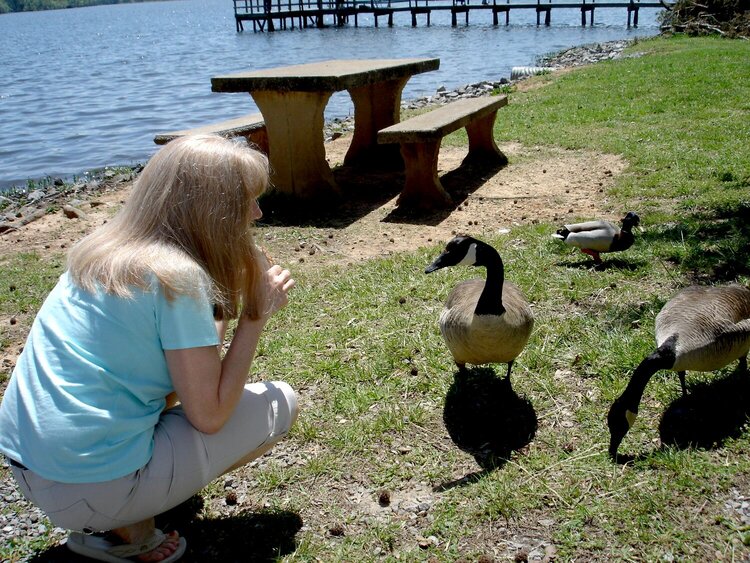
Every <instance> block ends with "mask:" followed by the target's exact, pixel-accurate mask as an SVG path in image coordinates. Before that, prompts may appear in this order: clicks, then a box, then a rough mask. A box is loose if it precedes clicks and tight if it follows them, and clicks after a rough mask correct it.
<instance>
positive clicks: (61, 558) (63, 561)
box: [30, 495, 303, 563]
mask: <svg viewBox="0 0 750 563" xmlns="http://www.w3.org/2000/svg"><path fill="white" fill-rule="evenodd" d="M202 507H203V499H202V498H201V497H200V496H199V495H195V496H194V497H192V498H191V499H189V500H188V501H186V502H184V503H183V504H181V505H179V506H177V507H175V508H173V509H172V510H169V511H167V512H165V513H164V514H160V515H159V516H157V517H156V525H157V527H158V528H160V529H162V530H164V531H165V532H166V531H170V530H178V531H179V532H180V535H182V536H183V537H185V538H186V540H187V550H186V551H185V554H184V555H183V557H182V558H181V559H180V561H182V562H184V563H197V562H204V561H225V562H237V563H244V562H246V561H278V559H279V557H282V556H284V555H288V554H290V553H293V552H294V551H295V550H296V549H297V542H296V539H295V536H296V534H297V532H298V531H299V530H300V529H301V528H302V524H303V522H302V518H301V517H300V516H299V514H297V513H296V512H291V511H285V510H273V511H271V510H259V511H254V510H238V511H237V512H235V513H234V514H232V515H229V516H220V517H216V518H205V517H202V516H201V515H200V513H201V511H202ZM30 561H31V562H34V563H41V562H44V563H53V562H54V563H85V562H88V561H91V559H88V558H86V557H81V556H79V555H76V554H74V553H72V552H71V551H69V550H68V549H67V548H66V547H65V545H58V546H55V547H53V548H51V549H48V550H46V551H44V552H42V553H40V554H38V555H37V556H35V557H34V558H33V559H31V560H30Z"/></svg>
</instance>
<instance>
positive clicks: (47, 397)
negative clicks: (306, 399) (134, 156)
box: [0, 135, 297, 562]
mask: <svg viewBox="0 0 750 563" xmlns="http://www.w3.org/2000/svg"><path fill="white" fill-rule="evenodd" d="M267 184H268V163H267V160H266V158H265V156H264V155H262V154H261V153H258V152H256V151H254V150H252V149H250V148H249V147H247V146H243V145H240V144H238V143H236V142H234V141H230V140H226V139H223V138H221V137H218V136H213V135H194V136H187V137H183V138H181V139H178V140H175V141H172V142H171V143H169V144H168V145H166V146H165V147H164V148H162V149H161V150H160V151H159V152H158V153H156V154H155V155H154V156H153V157H152V158H151V160H150V161H149V162H148V164H147V165H146V166H145V168H144V169H143V171H142V173H141V174H140V176H139V178H138V179H137V180H136V182H135V183H134V186H133V189H132V193H131V195H130V197H129V199H128V201H127V203H126V204H125V205H124V207H123V208H122V209H121V210H120V212H119V213H118V214H117V215H116V216H115V217H114V218H113V219H112V220H110V221H108V222H107V223H105V224H104V225H102V226H101V227H99V228H98V229H97V230H96V231H94V232H93V233H92V234H90V235H89V236H87V237H86V238H84V239H83V240H81V241H80V242H79V243H78V244H77V245H76V246H74V247H73V248H72V249H71V251H70V254H69V257H68V267H67V270H66V272H65V273H64V274H63V275H62V276H61V277H60V279H59V281H58V283H57V285H56V286H55V288H54V289H53V290H52V292H51V293H50V294H49V296H48V297H47V299H46V301H45V302H44V304H43V306H42V307H41V309H40V310H39V313H38V315H37V317H36V319H35V320H34V323H33V326H32V328H31V331H30V333H29V336H28V340H27V342H26V345H25V347H24V349H23V352H22V353H21V355H20V357H19V359H18V362H17V365H16V367H15V369H14V371H13V375H12V377H11V380H10V382H9V384H8V388H7V390H6V392H5V395H4V397H3V401H2V404H1V405H0V452H2V453H3V454H5V456H6V457H7V459H8V461H9V463H10V465H11V469H12V472H13V475H14V477H15V479H16V481H17V482H18V486H19V487H20V489H21V491H22V492H23V494H24V495H25V496H26V497H27V498H28V499H29V500H30V501H31V502H32V503H34V504H36V505H37V506H38V507H39V508H40V509H41V510H43V511H44V512H45V513H46V514H47V515H48V517H49V519H50V520H51V521H52V523H54V524H55V525H56V526H59V527H62V528H65V529H68V530H71V531H72V532H71V533H70V535H69V537H68V540H67V545H68V547H69V548H70V549H71V550H73V551H75V552H76V553H79V554H82V555H85V556H87V557H90V558H93V559H97V560H102V561H132V560H133V559H132V558H135V559H136V560H140V561H163V562H169V561H175V560H177V559H179V558H180V557H181V556H182V554H183V553H184V551H185V548H186V542H185V539H184V538H181V537H180V536H179V535H178V534H177V532H172V533H170V534H163V533H162V532H161V531H160V530H157V529H156V528H155V524H154V516H156V515H158V514H160V513H162V512H164V511H166V510H168V509H170V508H172V507H174V506H176V505H177V504H179V503H181V502H183V501H185V500H187V499H188V498H190V497H191V496H193V495H194V494H195V493H197V492H198V491H200V490H201V489H202V488H203V487H204V486H205V485H207V484H208V483H209V482H211V481H212V480H214V479H216V478H217V477H219V476H220V475H222V474H224V473H226V472H228V471H231V470H233V469H235V468H237V467H240V466H242V465H244V464H246V463H248V462H249V461H251V460H253V459H255V458H256V457H258V456H260V455H261V454H263V453H264V452H266V451H267V450H269V449H270V448H271V447H272V446H273V445H274V443H276V442H277V441H278V440H279V439H281V438H282V437H283V436H285V435H286V434H287V433H288V432H289V429H290V427H291V426H292V424H293V423H294V421H295V420H296V417H297V400H296V396H295V394H294V392H293V391H292V389H291V387H289V385H287V384H286V383H283V382H265V383H252V384H248V383H247V379H248V372H249V371H250V367H251V364H252V361H253V357H254V356H255V351H256V347H257V345H258V340H259V338H260V335H261V332H262V330H263V328H264V325H265V324H266V321H267V320H268V319H269V317H270V316H271V315H273V314H274V313H275V312H276V311H278V310H279V309H280V308H282V307H284V306H285V305H286V303H287V294H288V292H289V290H290V289H291V288H292V287H293V286H294V280H293V279H292V278H291V275H290V273H289V271H288V270H284V269H282V268H281V267H280V266H278V265H270V264H269V263H268V261H267V260H266V258H265V257H264V255H263V254H262V253H261V252H259V250H258V248H257V247H256V246H255V243H254V240H253V236H252V227H253V222H254V221H255V220H257V219H258V218H260V217H261V211H260V208H259V207H258V202H257V198H258V196H260V195H261V193H262V192H263V191H264V190H265V188H266V186H267ZM230 319H237V326H236V329H235V331H234V334H233V336H232V338H231V341H230V342H229V343H228V347H227V349H226V351H225V353H222V348H223V343H224V339H225V335H226V332H227V323H228V321H229V320H230ZM177 402H179V404H178V405H177V406H175V404H176V403H177ZM105 532H106V533H105ZM129 558H130V559H129Z"/></svg>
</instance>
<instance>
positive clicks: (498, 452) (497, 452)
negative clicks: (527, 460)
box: [442, 367, 537, 487]
mask: <svg viewBox="0 0 750 563" xmlns="http://www.w3.org/2000/svg"><path fill="white" fill-rule="evenodd" d="M443 422H444V424H445V427H446V429H447V431H448V435H449V436H450V438H451V440H453V443H454V444H456V446H457V447H458V448H459V449H460V450H462V451H465V452H466V453H468V454H470V455H472V456H473V457H474V459H475V460H476V462H477V463H478V464H479V466H480V467H481V468H482V469H483V470H484V471H492V470H494V469H499V468H501V467H502V466H503V465H504V464H505V463H506V462H507V461H508V459H510V456H511V454H512V453H513V452H514V451H517V450H520V449H522V448H524V447H525V446H527V445H528V444H529V443H530V442H531V440H532V439H533V438H534V436H535V435H536V430H537V416H536V412H535V411H534V407H533V405H532V404H531V402H530V401H529V400H528V399H526V398H524V397H520V396H519V395H517V394H516V392H515V391H514V390H513V389H512V387H511V385H510V383H509V381H508V379H507V378H506V377H505V376H504V375H503V376H502V377H499V376H498V375H497V374H496V373H495V372H494V370H493V369H491V368H488V367H481V368H473V369H467V370H466V371H465V372H463V373H462V372H460V371H459V372H456V373H455V375H454V378H453V383H452V384H451V386H450V387H449V389H448V392H447V394H446V397H445V406H444V408H443ZM478 476H480V477H481V473H480V474H478ZM465 480H466V477H464V478H463V479H461V480H459V481H465ZM442 486H443V487H445V486H448V485H442Z"/></svg>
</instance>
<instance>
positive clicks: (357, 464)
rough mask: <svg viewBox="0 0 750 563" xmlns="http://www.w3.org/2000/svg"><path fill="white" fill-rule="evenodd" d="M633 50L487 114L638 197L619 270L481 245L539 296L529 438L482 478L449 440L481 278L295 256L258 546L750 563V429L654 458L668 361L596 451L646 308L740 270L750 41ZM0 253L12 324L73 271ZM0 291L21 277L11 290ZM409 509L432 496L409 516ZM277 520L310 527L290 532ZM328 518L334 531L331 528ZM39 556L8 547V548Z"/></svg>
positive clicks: (524, 235) (640, 348)
mask: <svg viewBox="0 0 750 563" xmlns="http://www.w3.org/2000/svg"><path fill="white" fill-rule="evenodd" d="M629 52H630V53H631V54H636V53H643V56H637V57H636V56H634V57H632V58H626V59H623V60H619V61H613V62H607V63H601V64H597V65H594V66H591V67H588V68H584V69H579V70H576V71H574V72H570V73H567V74H562V75H559V76H558V75H545V76H540V77H535V78H533V79H530V80H535V81H539V82H540V83H541V84H542V86H541V87H539V88H535V89H531V90H528V91H526V92H519V91H513V92H510V94H509V95H510V97H511V100H510V104H509V106H508V107H507V108H504V109H502V110H501V111H500V112H499V114H498V115H499V117H498V123H497V126H496V130H495V135H496V138H497V139H498V141H499V142H502V141H519V142H522V143H524V144H527V145H548V146H560V147H563V148H567V149H571V150H590V151H605V152H611V153H616V154H619V155H622V157H623V158H624V159H625V160H626V161H627V162H628V163H629V166H628V168H627V170H626V171H625V173H624V174H623V175H621V176H619V177H618V178H617V180H616V185H615V186H614V188H613V190H612V192H611V193H610V194H607V195H608V197H610V198H615V201H617V202H618V206H620V207H621V208H622V209H631V208H632V209H636V210H638V212H639V214H640V215H641V218H642V220H643V225H644V226H645V228H646V232H645V233H644V234H642V235H639V239H638V241H637V243H636V245H635V246H634V247H633V248H632V249H630V250H629V251H628V252H627V254H626V255H622V258H619V257H618V259H619V261H618V262H617V264H619V265H620V266H619V267H617V266H614V267H609V268H605V269H603V270H602V271H595V272H594V271H591V270H589V269H585V268H575V267H570V249H568V248H566V247H563V246H562V245H555V244H551V243H550V240H549V233H550V232H551V231H552V228H553V227H554V226H553V225H543V224H542V225H533V226H528V227H518V228H515V229H514V230H513V232H512V234H511V237H512V239H513V241H515V242H514V243H513V244H510V239H509V237H507V236H506V237H503V236H501V235H497V236H495V237H490V238H488V239H486V240H487V242H490V243H492V244H494V245H495V246H496V247H497V248H498V249H499V250H500V252H501V255H502V256H503V259H504V261H505V265H506V274H507V277H508V279H509V280H511V281H513V282H515V283H516V284H518V285H519V286H520V287H521V288H522V289H523V291H524V292H525V293H526V295H527V296H528V298H529V299H530V301H531V302H532V303H533V307H534V313H535V318H536V325H535V329H534V333H533V334H532V337H531V340H530V342H529V344H528V346H527V348H526V350H525V351H524V352H523V354H522V355H521V356H520V357H519V359H518V361H517V362H516V365H515V366H514V370H513V385H514V389H515V390H516V392H517V393H518V394H519V395H520V396H522V397H525V398H526V399H527V400H528V401H530V403H531V404H532V405H533V409H534V413H535V415H536V417H537V420H538V428H537V431H536V435H535V436H534V439H533V440H532V441H531V442H530V444H529V445H528V446H527V447H525V448H524V449H522V450H521V451H518V452H515V453H514V454H513V455H512V456H511V458H510V460H509V461H508V462H507V463H505V464H504V465H502V466H501V467H499V468H497V469H496V470H494V471H486V472H483V471H481V470H480V468H479V466H478V465H477V464H476V463H475V462H474V460H473V459H472V458H471V457H470V456H468V455H467V454H465V453H463V452H461V451H460V450H459V449H458V448H456V447H455V445H454V444H453V443H452V442H451V440H450V439H449V438H448V436H447V434H446V429H445V426H444V424H443V420H442V414H443V407H444V403H445V398H446V394H447V393H448V391H449V390H450V389H451V388H452V386H453V385H454V381H453V377H454V371H455V368H454V366H453V364H452V361H451V359H450V357H449V354H448V353H447V351H446V348H445V345H444V343H443V341H442V338H441V336H440V333H439V330H438V327H437V317H438V315H439V312H440V309H441V307H442V302H443V300H444V299H445V297H446V295H447V293H448V292H449V290H450V288H451V287H452V286H453V285H454V284H456V283H457V282H458V281H460V280H462V279H466V278H467V277H469V276H473V275H476V274H477V272H475V271H471V270H467V269H462V268H455V269H449V270H443V271H440V272H436V273H435V274H431V275H429V276H426V275H424V274H423V273H422V272H423V270H424V267H425V266H426V265H427V264H428V263H429V262H430V261H431V260H432V259H433V258H434V257H435V255H436V254H437V253H438V252H439V251H440V248H438V247H437V246H435V247H433V248H429V249H421V250H418V251H415V252H413V253H410V254H406V255H396V256H394V257H391V258H387V259H376V260H370V261H365V262H359V263H356V264H353V265H351V266H348V267H330V268H323V269H318V270H313V269H305V270H304V271H301V272H300V273H299V275H296V278H297V282H298V287H297V288H296V289H295V291H294V295H293V298H292V300H291V303H290V305H289V306H288V307H287V308H286V309H284V310H283V311H282V312H281V313H280V314H279V315H278V316H277V317H275V318H274V319H273V320H272V323H271V325H270V326H269V330H268V333H267V334H266V336H265V337H264V339H263V341H262V343H261V346H260V350H259V357H258V359H257V361H256V364H255V368H254V371H255V373H257V374H261V375H262V377H264V378H267V379H274V378H276V379H283V380H286V381H288V382H290V383H291V384H292V386H293V387H295V388H296V389H298V390H299V393H300V397H301V399H302V413H301V416H300V420H299V423H298V425H297V426H296V427H295V429H294V430H293V432H292V434H291V436H290V437H289V438H288V439H287V440H286V441H285V442H284V445H283V446H282V447H283V448H286V449H285V450H284V451H285V456H288V457H289V458H290V459H291V461H290V460H289V459H287V460H286V461H282V460H277V459H275V458H274V459H271V460H269V461H266V462H263V463H259V464H257V466H254V467H252V468H249V469H248V470H247V471H245V472H242V473H239V474H238V475H237V476H235V477H234V481H235V485H236V486H240V487H241V486H245V487H247V489H246V491H245V493H244V494H246V495H247V497H248V500H247V501H246V503H245V504H244V505H243V507H244V508H242V509H240V510H239V511H238V512H237V514H236V517H235V521H236V522H240V521H242V522H244V521H245V520H242V519H243V518H248V514H250V515H255V516H254V517H255V518H256V520H254V522H255V526H261V524H262V523H265V522H267V520H266V519H271V520H273V518H277V519H278V521H279V522H281V524H280V526H281V525H283V526H286V527H287V528H289V529H290V530H291V531H290V532H289V533H290V534H292V535H293V536H294V540H295V541H294V542H293V543H292V544H291V545H289V544H284V542H279V543H280V544H283V546H284V547H283V549H282V548H279V547H278V545H277V547H276V548H275V549H276V550H275V551H274V549H272V548H269V550H268V552H263V554H264V555H265V556H268V557H270V558H271V559H279V560H285V561H313V560H315V559H319V560H322V561H356V560H361V561H396V560H397V559H396V556H398V560H401V561H404V560H407V561H428V560H429V561H455V560H457V559H459V558H464V559H465V560H467V561H476V560H477V559H479V558H480V557H482V556H485V557H495V558H497V559H502V558H508V557H512V555H513V554H514V552H515V550H516V549H517V548H518V544H515V543H512V542H515V541H520V543H521V544H523V545H524V546H528V548H535V549H540V550H541V553H543V552H544V546H546V545H548V544H554V546H555V548H556V551H557V555H558V559H559V560H564V561H571V560H578V561H595V560H596V561H620V560H627V561H657V560H678V561H708V560H715V559H717V557H719V555H717V554H720V555H721V557H723V558H724V559H725V560H744V559H747V558H748V557H750V549H749V548H748V546H747V545H746V544H747V543H748V540H749V538H748V534H747V528H746V527H743V525H742V522H741V521H740V519H739V517H738V515H737V514H736V513H734V512H732V511H731V510H728V509H727V508H726V504H727V502H729V501H730V500H731V499H732V498H733V497H732V495H733V494H734V493H733V491H735V490H737V491H740V493H742V494H745V495H747V494H748V490H750V487H749V486H748V485H749V484H750V433H748V432H745V431H744V429H743V428H742V427H741V426H742V424H741V422H740V423H739V424H736V425H735V426H734V427H732V428H727V429H725V432H724V433H723V434H721V436H720V437H721V439H720V440H718V442H719V443H718V444H717V445H716V446H714V447H709V448H687V449H685V448H677V447H665V448H661V447H659V436H660V430H659V422H660V419H661V418H662V417H663V416H664V413H665V412H667V411H669V410H670V408H671V407H672V406H673V403H674V401H675V400H676V399H677V398H678V397H679V396H680V389H679V383H678V381H677V378H676V377H675V375H674V374H671V373H660V374H657V376H655V377H654V379H653V380H652V382H651V383H650V384H649V387H648V388H647V390H646V393H645V395H644V400H643V403H642V409H641V413H640V415H639V418H638V422H637V423H636V425H635V426H634V428H633V430H632V431H631V432H630V433H629V434H628V436H627V437H626V439H625V441H624V443H623V445H622V447H621V451H625V452H627V453H632V454H636V455H637V459H636V461H635V462H634V463H633V464H631V465H628V466H620V465H615V464H613V463H612V462H611V461H610V460H609V459H608V457H607V455H606V448H607V441H608V432H607V428H606V424H605V420H604V419H605V415H606V412H607V409H608V407H609V405H610V404H611V402H612V400H613V399H614V398H615V397H616V396H617V395H618V394H619V393H620V392H621V391H622V389H623V388H624V386H625V385H626V383H627V380H628V378H629V376H630V374H631V373H632V370H633V368H634V366H635V365H637V364H638V362H639V361H640V360H641V359H642V358H643V357H644V356H645V355H646V354H648V353H649V352H650V351H651V350H652V349H653V346H654V344H653V326H654V320H655V317H656V314H657V313H658V311H659V309H660V308H661V306H662V305H663V304H664V303H665V302H666V301H667V299H669V297H670V296H671V295H672V294H673V293H674V292H675V291H676V290H677V289H678V288H680V287H682V286H684V285H687V284H689V283H692V282H694V281H695V280H699V281H703V282H726V281H730V280H734V281H739V282H743V283H747V282H748V276H749V275H750V260H749V254H748V248H750V231H749V229H750V216H749V215H750V185H749V184H750V119H749V118H750V115H748V113H749V110H750V101H749V100H750V73H748V72H747V61H748V60H750V45H749V44H748V43H747V42H743V41H727V40H718V39H712V38H698V39H695V38H694V39H686V38H669V39H664V38H661V39H657V40H649V41H641V42H639V43H637V44H636V45H635V46H633V47H632V48H631V49H630V50H629ZM463 139H465V137H464V138H463ZM463 139H462V137H461V135H460V134H456V135H452V136H451V137H450V139H448V140H447V141H446V142H449V143H451V142H452V143H460V142H465V140H463ZM272 229H273V228H272V227H271V228H269V230H272ZM301 230H302V229H301ZM518 241H520V243H519V242H518ZM2 265H3V268H2V270H1V271H2V274H1V275H0V276H2V277H0V316H2V317H6V316H10V315H13V314H17V313H18V312H19V311H23V312H24V314H26V315H31V314H32V313H33V310H35V308H36V307H38V305H39V301H40V299H41V298H42V296H43V295H44V294H45V293H46V292H47V291H48V290H49V288H50V286H51V283H53V281H54V279H53V278H54V276H56V275H57V274H58V273H59V271H60V268H61V267H62V266H61V264H59V263H58V264H42V263H40V262H39V261H38V259H36V260H35V259H34V256H33V255H18V256H11V257H8V258H5V259H4V260H3V263H2ZM6 271H7V272H8V273H7V274H6ZM11 282H12V284H14V285H15V286H16V289H15V290H13V291H8V290H7V288H8V287H9V285H11ZM21 296H23V297H21ZM496 369H497V370H501V369H504V368H503V367H497V368H496ZM734 371H735V365H731V366H729V367H727V368H725V369H724V370H720V371H719V372H715V373H711V374H697V373H689V374H688V382H689V385H690V386H691V387H692V389H693V390H694V391H695V396H697V397H700V396H701V393H702V392H705V395H706V396H708V395H709V394H711V393H713V394H714V395H716V394H717V393H716V389H717V388H718V386H719V385H722V386H724V387H722V389H725V390H726V389H728V390H729V391H728V392H727V391H724V394H722V393H718V394H719V404H718V406H717V405H714V404H711V405H703V406H701V403H700V401H696V403H694V404H693V408H694V409H697V410H696V411H695V412H697V413H698V414H701V415H704V416H707V417H709V418H708V420H710V417H711V416H712V415H717V413H721V412H722V410H727V409H728V408H729V407H731V406H732V404H733V403H732V399H733V395H734V394H738V391H737V390H738V389H739V390H740V391H741V390H743V389H744V384H743V378H742V377H740V378H739V381H738V379H737V378H735V377H734V376H735V375H741V374H735V373H734ZM732 390H734V393H733V391H732ZM739 395H741V393H739ZM722 401H723V402H722ZM738 408H740V410H741V408H742V407H741V406H740V407H738ZM744 408H746V409H750V407H744ZM701 409H702V410H701ZM747 412H748V411H747V410H745V411H741V412H740V415H741V416H743V417H744V416H746V413H747ZM222 487H223V481H222V480H219V481H218V483H215V484H212V485H211V487H209V488H207V489H206V491H205V493H204V502H205V503H206V507H205V508H204V511H203V520H202V521H199V522H198V523H194V524H192V525H193V526H195V528H194V530H193V531H194V533H193V535H192V536H191V535H190V529H187V530H185V529H183V530H182V531H183V532H184V533H185V534H186V535H187V536H188V537H189V538H190V540H191V542H192V543H191V545H194V546H200V545H202V544H201V542H203V543H204V544H210V543H211V538H210V537H206V533H205V532H206V530H210V529H212V528H210V527H209V526H210V523H211V521H212V518H213V519H216V518H217V516H216V514H217V513H216V512H215V509H216V506H217V505H216V503H221V502H222V497H223V488H222ZM243 490H244V489H243ZM383 490H387V491H389V492H390V494H391V497H392V499H393V501H392V505H391V507H390V508H387V509H386V508H383V507H381V506H379V505H378V494H379V491H383ZM407 501H408V502H413V503H414V504H419V502H423V503H424V505H425V506H426V508H424V509H423V510H420V509H419V508H417V509H414V510H411V509H403V510H402V508H403V507H404V503H406V504H408V502H407ZM399 502H401V504H399ZM399 507H401V508H399ZM10 508H11V509H12V506H11V507H10ZM6 509H7V507H6ZM289 513H293V514H299V515H300V516H301V518H302V524H303V525H302V526H301V527H300V526H299V525H294V526H293V525H292V524H291V523H290V522H291V521H290V520H289V518H288V515H289ZM285 515H286V516H285ZM229 521H232V519H231V518H230V519H229ZM220 523H221V524H222V525H223V526H227V525H229V523H228V522H227V521H225V520H221V521H220ZM334 525H339V526H341V527H342V529H343V533H340V534H339V533H337V534H335V535H334V534H332V533H330V531H329V530H330V529H331V527H332V526H334ZM201 526H203V527H201ZM217 527H218V524H217ZM287 528H284V529H285V530H287ZM252 529H255V528H251V529H250V531H248V532H247V534H248V535H249V536H251V537H255V536H253V534H252ZM195 530H198V532H195ZM200 531H203V532H204V533H203V535H201V534H200ZM519 538H526V539H525V540H521V539H519ZM248 542H250V540H248ZM524 542H525V543H524ZM250 543H252V542H250ZM38 549H40V546H39V545H27V544H25V543H23V542H21V543H20V544H18V545H12V546H4V547H1V548H0V558H8V559H13V558H17V557H19V556H20V555H21V554H23V553H28V552H33V551H35V550H38ZM258 553H260V552H258Z"/></svg>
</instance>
